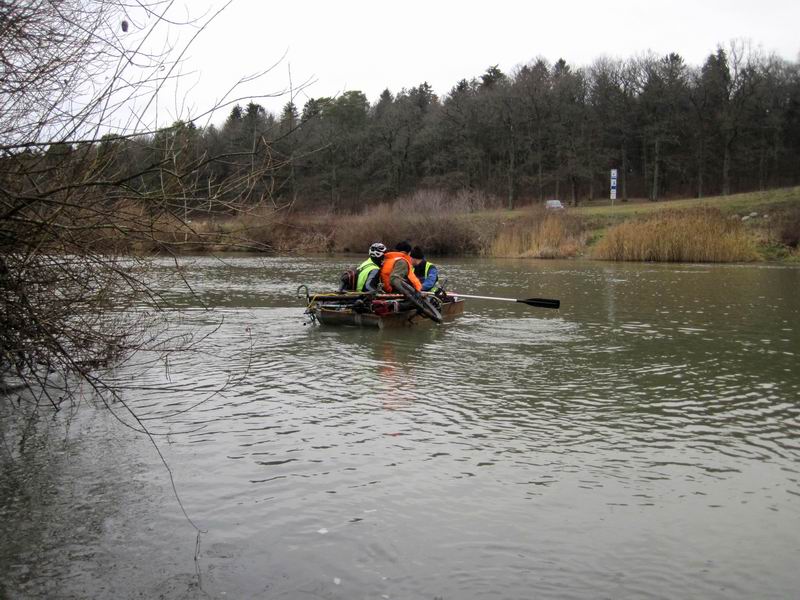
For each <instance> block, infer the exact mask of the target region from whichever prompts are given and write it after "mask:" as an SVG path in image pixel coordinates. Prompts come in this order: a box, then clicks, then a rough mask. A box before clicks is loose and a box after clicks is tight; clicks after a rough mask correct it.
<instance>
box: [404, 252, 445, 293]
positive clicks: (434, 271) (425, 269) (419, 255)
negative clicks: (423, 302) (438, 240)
mask: <svg viewBox="0 0 800 600" xmlns="http://www.w3.org/2000/svg"><path fill="white" fill-rule="evenodd" d="M411 264H412V265H414V275H416V276H417V279H419V280H420V282H422V291H423V292H435V291H436V290H437V289H438V288H437V287H436V282H437V281H439V269H438V268H437V267H436V265H435V264H433V263H432V262H429V261H427V260H425V253H424V252H423V251H422V248H420V247H419V246H414V247H413V248H412V249H411Z"/></svg>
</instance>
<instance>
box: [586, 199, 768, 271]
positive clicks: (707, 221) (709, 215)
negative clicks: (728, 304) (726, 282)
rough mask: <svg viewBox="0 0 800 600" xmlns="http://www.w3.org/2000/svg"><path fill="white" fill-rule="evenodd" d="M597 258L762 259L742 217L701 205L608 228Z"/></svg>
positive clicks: (739, 260) (596, 251)
mask: <svg viewBox="0 0 800 600" xmlns="http://www.w3.org/2000/svg"><path fill="white" fill-rule="evenodd" d="M593 258H598V259H602V260H618V261H649V262H746V261H755V260H759V255H758V252H757V250H756V244H755V241H754V240H753V238H752V237H751V236H750V235H749V234H748V233H747V232H746V231H745V229H744V227H743V226H742V223H741V221H740V220H739V219H738V218H735V217H734V218H730V217H728V218H726V217H725V216H724V215H723V214H722V213H721V212H720V211H719V210H717V209H711V208H698V209H692V210H685V211H664V212H661V213H658V214H654V215H651V216H647V217H643V218H639V219H636V220H632V221H627V222H625V223H622V224H620V225H616V226H614V227H612V228H611V229H609V230H608V232H607V233H606V235H605V236H604V237H603V238H602V239H601V240H600V241H599V242H598V244H597V245H596V246H595V248H594V252H593Z"/></svg>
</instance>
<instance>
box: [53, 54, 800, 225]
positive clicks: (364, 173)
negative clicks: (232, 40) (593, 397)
mask: <svg viewBox="0 0 800 600" xmlns="http://www.w3.org/2000/svg"><path fill="white" fill-rule="evenodd" d="M94 146H95V147H94V148H93V152H92V158H93V159H94V160H99V163H98V164H101V165H102V168H103V169H104V170H105V171H107V173H108V177H109V178H110V179H125V180H126V181H129V185H130V188H129V192H131V193H134V195H135V193H136V192H141V193H143V194H145V193H146V192H147V190H149V189H152V188H153V187H157V188H163V187H164V186H165V185H168V182H166V183H165V181H164V172H163V171H161V170H160V169H159V170H156V169H152V168H150V166H151V165H159V166H163V165H164V164H167V163H168V164H170V165H171V169H170V172H172V173H173V175H174V177H175V178H177V179H180V178H181V177H182V176H183V173H191V176H192V178H193V182H192V186H191V189H192V190H193V193H192V194H191V197H190V198H188V199H185V201H187V202H188V203H189V205H190V206H189V208H202V207H203V204H204V202H205V201H206V200H207V198H204V197H203V196H204V194H203V192H202V191H203V190H204V189H211V188H212V187H213V185H211V184H213V182H216V181H226V180H229V179H230V177H231V176H232V174H234V173H238V174H242V175H240V178H241V177H244V178H247V177H248V176H247V175H246V173H247V172H248V170H249V171H250V172H251V173H252V174H253V176H252V177H251V181H248V186H247V190H248V191H247V197H248V199H249V200H250V201H252V202H258V201H263V200H265V199H268V200H269V201H270V202H275V203H280V204H283V205H285V204H289V203H291V204H293V205H295V206H296V207H302V208H306V209H314V208H324V209H326V210H334V211H337V212H350V211H354V210H358V209H360V208H361V207H363V206H365V205H368V204H370V203H375V202H379V201H385V200H387V199H393V198H396V197H398V196H400V195H403V194H407V193H410V192H413V191H415V190H418V189H421V188H427V189H438V190H442V191H450V192H454V191H457V190H461V189H477V190H481V191H483V192H486V193H489V194H492V195H495V196H497V197H500V198H502V199H503V202H504V204H506V205H507V206H509V207H513V206H515V205H518V204H520V203H529V202H532V201H538V200H542V199H544V198H548V197H559V198H562V199H564V200H566V201H568V202H571V203H577V202H579V201H582V200H593V199H596V198H601V197H606V198H607V197H608V185H609V182H608V180H609V169H612V168H616V169H618V171H619V184H618V187H619V197H620V198H621V199H623V200H624V199H627V198H629V197H639V198H642V197H646V198H650V199H652V200H656V199H661V198H667V197H677V196H683V197H687V196H694V197H703V196H706V195H716V194H723V195H724V194H729V193H733V192H742V191H753V190H763V189H767V188H772V187H780V186H788V185H795V184H797V183H798V182H800V162H799V161H798V160H797V157H798V155H800V67H799V66H798V64H797V63H796V62H789V61H786V60H783V59H780V58H777V57H774V56H764V55H762V54H759V53H757V52H754V51H752V50H750V49H749V48H748V47H747V46H746V45H745V44H743V43H731V44H730V45H729V46H728V47H727V48H723V47H722V46H720V47H718V48H717V50H716V51H715V52H714V53H712V54H710V55H709V56H708V58H707V59H706V60H705V62H704V63H703V64H702V65H699V66H691V65H688V64H687V63H686V62H685V61H684V60H683V59H682V58H681V56H680V55H678V54H674V53H673V54H669V55H667V56H661V57H658V56H655V55H646V56H643V57H636V58H629V59H627V60H610V59H598V60H597V61H595V62H594V63H593V64H591V65H590V66H587V67H575V66H572V65H569V64H567V63H566V62H565V61H563V60H558V61H557V62H555V63H553V64H550V63H548V62H547V61H546V60H545V59H537V60H535V61H533V62H531V63H530V64H527V65H524V66H521V67H519V68H517V69H515V70H514V72H513V73H504V72H502V71H501V70H500V69H499V68H497V67H496V66H493V67H489V68H488V69H487V70H486V72H484V73H483V74H481V75H479V76H477V77H475V78H473V79H471V80H469V81H467V80H462V81H459V82H457V83H456V84H455V85H454V86H453V88H452V89H451V90H450V91H449V92H448V93H447V94H446V95H444V96H442V97H440V96H438V95H436V94H435V93H434V91H433V90H432V89H431V87H430V86H429V85H428V84H427V83H422V84H420V85H418V86H416V87H411V88H408V89H402V90H400V91H399V92H397V93H392V92H391V91H389V90H388V89H387V90H385V91H384V92H383V93H382V94H381V95H380V97H379V98H378V99H377V100H376V101H375V102H373V103H370V101H369V100H368V98H367V97H366V96H365V95H364V94H363V93H362V92H360V91H356V90H351V91H346V92H344V93H342V94H341V95H340V96H338V97H335V98H331V97H323V98H314V99H309V100H308V101H307V102H306V103H305V105H304V106H302V108H300V107H298V106H297V105H296V104H294V103H293V102H288V103H287V104H286V105H285V106H284V108H283V110H282V111H281V113H280V114H277V115H275V114H272V113H270V112H268V111H266V110H265V109H264V108H263V107H262V106H261V105H259V104H257V103H254V102H250V103H248V104H246V105H244V106H241V105H239V104H237V105H235V106H233V107H232V109H231V110H230V113H229V114H228V116H227V119H226V120H225V121H224V123H222V124H220V125H219V126H214V125H210V126H207V127H198V126H196V125H195V124H194V123H192V122H185V121H179V122H176V123H174V124H173V125H172V126H171V127H169V128H165V129H163V130H160V131H158V132H157V133H155V134H153V135H149V136H144V137H137V138H131V139H125V138H115V137H113V136H106V138H105V139H104V140H103V141H101V142H99V143H96V144H95V145H94ZM77 151H78V148H77V147H73V146H70V145H68V144H66V145H65V144H56V145H52V146H50V148H49V150H48V153H49V155H50V156H49V160H50V163H51V164H52V163H53V162H55V163H58V162H59V161H63V160H65V159H67V158H68V157H69V156H70V155H72V154H73V153H75V152H77ZM85 158H86V157H85V156H84V159H85ZM198 167H199V168H198ZM251 167H252V168H251ZM156 177H157V180H156V179H155V178H156ZM224 193H225V191H224V190H218V189H217V190H215V194H223V195H224ZM236 193H237V194H239V193H240V190H237V192H236Z"/></svg>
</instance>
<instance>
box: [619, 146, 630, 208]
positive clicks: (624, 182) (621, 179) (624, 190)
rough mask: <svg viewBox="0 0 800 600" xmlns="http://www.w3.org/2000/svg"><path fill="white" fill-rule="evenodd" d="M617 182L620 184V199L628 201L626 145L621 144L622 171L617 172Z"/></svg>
mask: <svg viewBox="0 0 800 600" xmlns="http://www.w3.org/2000/svg"><path fill="white" fill-rule="evenodd" d="M619 183H620V186H622V201H623V202H627V201H628V147H627V145H626V144H622V171H621V172H620V174H619Z"/></svg>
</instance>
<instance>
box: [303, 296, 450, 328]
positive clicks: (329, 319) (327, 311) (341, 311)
mask: <svg viewBox="0 0 800 600" xmlns="http://www.w3.org/2000/svg"><path fill="white" fill-rule="evenodd" d="M310 311H311V313H312V314H313V315H314V318H315V319H316V320H317V322H319V324H320V325H345V326H351V327H368V328H374V329H386V328H395V327H414V326H418V325H423V324H425V323H433V321H431V320H430V319H426V318H425V317H423V316H422V315H420V314H419V313H418V312H417V311H416V309H411V310H403V311H399V312H389V313H386V314H382V315H377V314H375V313H369V312H361V313H359V312H356V311H354V310H353V309H352V308H350V307H339V308H330V307H329V306H326V305H325V304H318V305H317V306H315V307H313V308H312V309H310ZM440 312H441V314H442V319H444V320H445V321H448V320H450V319H453V318H454V317H456V316H458V315H460V314H462V313H463V312H464V300H461V299H457V300H454V301H453V302H444V303H442V305H441V308H440Z"/></svg>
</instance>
